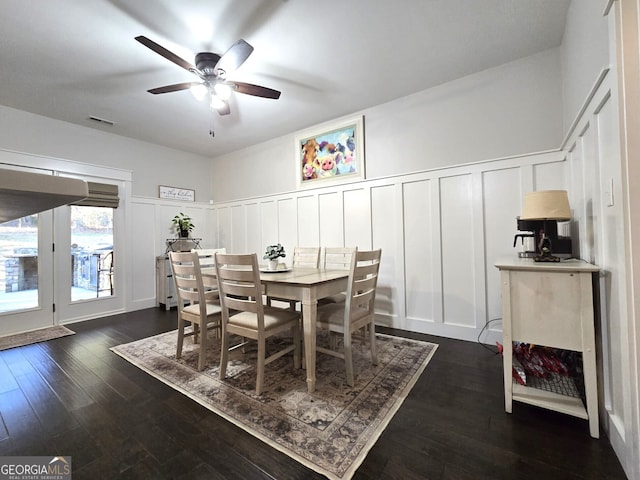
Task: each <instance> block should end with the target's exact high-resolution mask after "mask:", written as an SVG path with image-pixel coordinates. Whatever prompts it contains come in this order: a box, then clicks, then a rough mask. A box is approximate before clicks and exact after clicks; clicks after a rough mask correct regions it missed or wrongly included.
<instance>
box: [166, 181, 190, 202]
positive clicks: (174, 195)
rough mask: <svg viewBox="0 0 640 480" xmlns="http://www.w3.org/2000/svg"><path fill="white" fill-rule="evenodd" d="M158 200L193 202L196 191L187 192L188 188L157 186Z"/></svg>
mask: <svg viewBox="0 0 640 480" xmlns="http://www.w3.org/2000/svg"><path fill="white" fill-rule="evenodd" d="M159 188H160V192H159V197H160V198H166V199H169V200H181V201H183V202H194V201H195V199H196V191H195V190H189V189H188V188H178V187H167V186H164V185H159Z"/></svg>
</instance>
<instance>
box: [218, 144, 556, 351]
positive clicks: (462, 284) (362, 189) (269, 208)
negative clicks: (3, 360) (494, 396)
mask: <svg viewBox="0 0 640 480" xmlns="http://www.w3.org/2000/svg"><path fill="white" fill-rule="evenodd" d="M564 158H565V157H564V153H562V152H559V151H552V152H543V153H538V154H531V155H525V156H518V157H513V158H504V159H498V160H493V161H487V162H479V163H473V164H467V165H463V166H458V167H449V168H441V169H434V170H430V171H424V172H419V173H413V174H407V175H398V176H390V177H386V178H378V179H375V180H370V181H363V182H358V183H351V184H343V185H334V186H331V187H324V188H319V189H314V190H300V191H294V192H289V193H280V194H276V195H267V196H261V197H258V198H250V199H245V200H237V201H231V202H225V203H217V204H214V205H213V207H212V209H211V211H210V212H209V215H211V218H210V219H209V222H210V223H211V224H212V225H214V228H213V232H214V235H216V237H215V239H216V240H215V243H216V244H217V245H216V246H220V247H226V248H227V250H228V251H231V252H236V253H241V252H256V253H257V254H258V255H259V258H261V257H262V253H263V252H264V249H265V247H266V246H267V245H269V244H273V243H282V244H283V245H284V246H285V249H286V251H287V252H288V253H289V256H288V258H285V259H284V260H285V261H290V260H291V256H290V254H291V253H292V252H293V248H294V247H295V246H321V247H327V246H357V247H359V248H361V249H371V248H382V252H383V253H382V265H381V273H380V280H379V283H378V293H377V296H376V315H377V322H378V323H379V324H381V325H386V326H390V327H394V328H399V329H403V330H410V331H415V332H423V333H429V334H434V335H439V336H446V337H451V338H457V339H462V340H471V341H475V340H477V338H478V336H479V335H480V334H481V332H483V329H484V328H485V325H486V324H487V323H488V322H490V321H491V320H496V321H495V322H491V323H490V325H489V328H488V329H487V331H486V332H483V335H482V338H481V341H483V342H486V343H493V342H495V341H500V340H501V338H502V334H501V325H500V322H499V319H500V317H501V304H500V283H499V275H498V271H497V269H496V268H495V267H494V266H493V265H494V263H495V261H497V260H498V259H499V258H503V257H505V256H516V255H517V248H514V247H513V239H514V235H515V234H516V233H517V231H516V216H518V215H519V214H520V208H521V204H522V199H523V197H524V194H525V193H526V192H529V191H533V190H541V189H557V188H558V189H563V188H565V185H566V183H565V179H566V175H565V170H566V169H565V166H566V162H565V161H564Z"/></svg>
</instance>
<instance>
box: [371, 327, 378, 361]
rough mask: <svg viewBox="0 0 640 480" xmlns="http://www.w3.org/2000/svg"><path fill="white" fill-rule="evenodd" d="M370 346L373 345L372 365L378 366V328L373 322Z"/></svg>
mask: <svg viewBox="0 0 640 480" xmlns="http://www.w3.org/2000/svg"><path fill="white" fill-rule="evenodd" d="M369 344H370V345H371V363H372V364H374V365H377V364H378V352H377V350H376V326H375V325H374V323H373V322H371V325H369Z"/></svg>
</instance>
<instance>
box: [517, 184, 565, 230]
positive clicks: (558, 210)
mask: <svg viewBox="0 0 640 480" xmlns="http://www.w3.org/2000/svg"><path fill="white" fill-rule="evenodd" d="M520 219H521V220H558V221H560V222H565V221H567V220H571V208H570V207H569V197H568V195H567V191H566V190H541V191H539V192H531V193H527V194H526V195H525V197H524V205H523V207H522V215H520Z"/></svg>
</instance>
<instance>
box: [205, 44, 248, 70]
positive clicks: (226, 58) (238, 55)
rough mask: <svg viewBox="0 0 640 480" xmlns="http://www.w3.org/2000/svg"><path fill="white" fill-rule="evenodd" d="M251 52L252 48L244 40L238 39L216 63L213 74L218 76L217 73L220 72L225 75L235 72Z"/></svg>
mask: <svg viewBox="0 0 640 480" xmlns="http://www.w3.org/2000/svg"><path fill="white" fill-rule="evenodd" d="M251 52H253V47H252V46H251V45H249V44H248V43H247V42H245V41H244V40H242V39H240V40H238V41H237V42H236V43H234V44H233V45H231V47H230V48H229V50H227V51H226V52H225V53H224V55H222V57H220V60H218V63H217V64H216V67H215V69H214V70H213V73H214V74H215V75H218V72H219V71H220V70H222V71H223V72H224V73H225V74H227V75H228V74H230V73H232V72H235V71H236V69H237V68H238V67H239V66H240V65H242V64H243V63H244V61H245V60H246V59H247V58H249V55H251Z"/></svg>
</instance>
